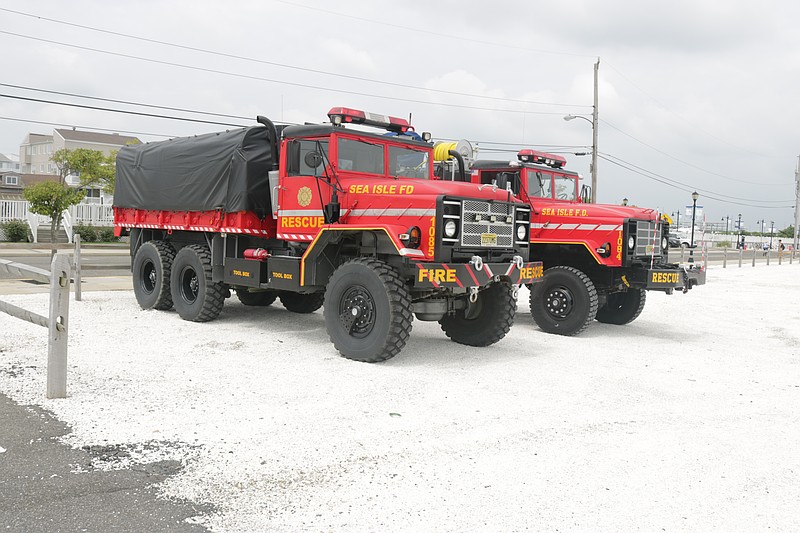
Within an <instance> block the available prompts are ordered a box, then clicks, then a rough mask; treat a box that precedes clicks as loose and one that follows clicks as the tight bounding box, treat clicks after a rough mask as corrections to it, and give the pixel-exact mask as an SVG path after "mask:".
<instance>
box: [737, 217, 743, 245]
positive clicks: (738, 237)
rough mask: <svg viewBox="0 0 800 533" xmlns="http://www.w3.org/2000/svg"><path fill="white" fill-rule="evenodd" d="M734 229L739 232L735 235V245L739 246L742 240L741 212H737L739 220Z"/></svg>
mask: <svg viewBox="0 0 800 533" xmlns="http://www.w3.org/2000/svg"><path fill="white" fill-rule="evenodd" d="M736 229H738V230H739V234H738V235H737V236H736V247H737V248H739V247H740V245H741V242H742V214H741V213H739V222H738V224H737V225H736Z"/></svg>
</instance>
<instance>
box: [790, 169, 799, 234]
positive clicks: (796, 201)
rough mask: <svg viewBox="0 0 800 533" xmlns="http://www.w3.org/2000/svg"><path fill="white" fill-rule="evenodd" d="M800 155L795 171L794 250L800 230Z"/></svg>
mask: <svg viewBox="0 0 800 533" xmlns="http://www.w3.org/2000/svg"><path fill="white" fill-rule="evenodd" d="M798 226H800V156H797V169H796V170H795V171H794V243H793V246H792V250H797V237H798V232H800V228H798Z"/></svg>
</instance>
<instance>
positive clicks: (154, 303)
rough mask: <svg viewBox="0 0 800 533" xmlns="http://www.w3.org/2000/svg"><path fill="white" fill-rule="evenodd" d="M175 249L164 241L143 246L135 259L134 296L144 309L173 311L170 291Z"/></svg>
mask: <svg viewBox="0 0 800 533" xmlns="http://www.w3.org/2000/svg"><path fill="white" fill-rule="evenodd" d="M174 259H175V249H174V248H173V247H172V245H171V244H169V243H167V242H164V241H148V242H146V243H144V244H142V245H141V246H140V247H139V249H138V250H137V251H136V255H135V256H134V258H133V294H134V295H135V296H136V301H137V302H139V305H140V306H141V308H142V309H159V310H162V311H165V310H167V309H172V295H171V294H170V290H169V279H170V271H171V270H172V263H173V261H174Z"/></svg>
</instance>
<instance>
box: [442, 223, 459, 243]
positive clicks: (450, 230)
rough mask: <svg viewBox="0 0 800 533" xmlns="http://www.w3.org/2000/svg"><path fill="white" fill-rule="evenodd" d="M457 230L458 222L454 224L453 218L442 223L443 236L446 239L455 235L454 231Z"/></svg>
mask: <svg viewBox="0 0 800 533" xmlns="http://www.w3.org/2000/svg"><path fill="white" fill-rule="evenodd" d="M457 231H458V224H456V221H455V220H448V221H447V222H445V223H444V236H445V237H447V238H448V239H452V238H453V237H455V236H456V232H457Z"/></svg>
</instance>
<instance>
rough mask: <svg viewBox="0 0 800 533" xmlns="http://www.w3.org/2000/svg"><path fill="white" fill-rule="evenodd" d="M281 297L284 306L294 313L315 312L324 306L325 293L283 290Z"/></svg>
mask: <svg viewBox="0 0 800 533" xmlns="http://www.w3.org/2000/svg"><path fill="white" fill-rule="evenodd" d="M279 298H280V299H281V303H282V304H283V306H284V307H285V308H286V309H288V310H289V311H291V312H292V313H313V312H314V311H316V310H317V309H319V308H320V307H322V303H323V302H324V300H325V293H324V292H315V293H312V294H300V293H298V292H282V293H281V295H280V297H279Z"/></svg>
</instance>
